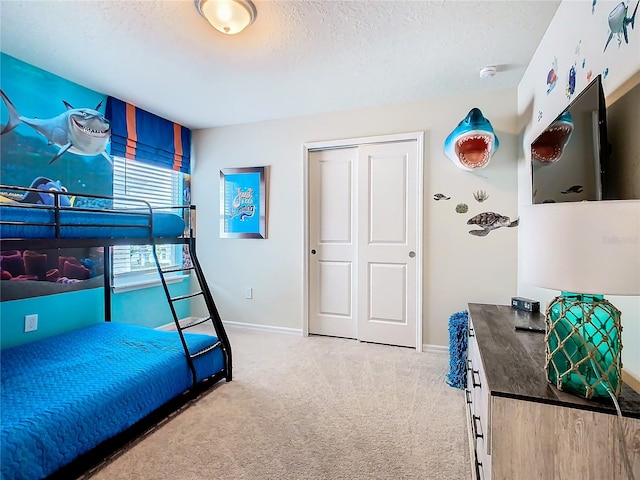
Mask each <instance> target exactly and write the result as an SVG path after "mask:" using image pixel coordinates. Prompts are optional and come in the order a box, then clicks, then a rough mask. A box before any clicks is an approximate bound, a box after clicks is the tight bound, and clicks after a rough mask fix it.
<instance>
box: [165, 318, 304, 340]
mask: <svg viewBox="0 0 640 480" xmlns="http://www.w3.org/2000/svg"><path fill="white" fill-rule="evenodd" d="M195 318H196V317H187V318H182V319H180V323H181V324H182V323H186V322H189V321H191V320H195ZM222 323H223V324H224V326H225V327H234V328H246V329H249V330H260V331H263V332H273V333H286V334H287V335H298V336H302V329H301V328H288V327H276V326H273V325H260V324H258V323H245V322H231V321H228V320H223V321H222ZM175 329H176V324H175V322H171V323H167V324H166V325H161V326H159V327H156V330H175Z"/></svg>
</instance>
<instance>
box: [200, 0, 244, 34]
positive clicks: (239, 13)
mask: <svg viewBox="0 0 640 480" xmlns="http://www.w3.org/2000/svg"><path fill="white" fill-rule="evenodd" d="M196 6H197V8H198V11H199V12H200V14H201V15H202V16H203V17H204V18H206V19H207V21H208V22H209V23H210V24H211V25H212V26H213V27H214V28H215V29H216V30H218V31H220V32H222V33H226V34H228V35H234V34H236V33H239V32H241V31H242V30H244V29H245V28H246V27H247V26H248V25H250V24H251V23H253V21H254V20H255V18H256V9H255V6H254V5H253V3H252V2H250V1H248V0H196Z"/></svg>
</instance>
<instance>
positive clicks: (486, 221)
mask: <svg viewBox="0 0 640 480" xmlns="http://www.w3.org/2000/svg"><path fill="white" fill-rule="evenodd" d="M519 221H520V219H519V218H516V219H515V220H514V221H513V222H512V221H511V219H510V218H509V217H507V216H505V215H500V214H499V213H494V212H482V213H479V214H478V215H476V216H475V217H472V218H470V219H469V220H467V225H477V226H478V227H480V228H481V229H480V230H469V233H470V234H471V235H475V236H477V237H485V236H487V235H488V234H489V232H490V231H491V230H495V229H496V228H500V227H517V226H518V223H519Z"/></svg>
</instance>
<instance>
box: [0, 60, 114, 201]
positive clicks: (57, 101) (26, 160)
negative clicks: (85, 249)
mask: <svg viewBox="0 0 640 480" xmlns="http://www.w3.org/2000/svg"><path fill="white" fill-rule="evenodd" d="M0 67H1V68H0V97H1V100H0V123H1V125H0V158H1V159H2V162H1V164H0V176H1V177H2V183H4V184H9V185H19V186H25V187H27V186H30V185H31V184H32V183H33V182H34V181H36V180H37V179H39V178H46V179H49V180H50V181H51V182H59V184H60V185H63V186H64V187H66V188H67V189H68V190H69V191H70V192H77V193H91V194H96V195H110V194H111V193H112V185H113V166H112V164H111V157H110V156H109V153H108V151H109V138H110V133H111V129H110V125H109V122H108V121H107V120H106V119H105V118H104V116H103V115H104V105H105V102H106V98H107V97H106V95H104V94H101V93H98V92H95V91H93V90H90V89H88V88H85V87H82V86H80V85H78V84H76V83H73V82H70V81H69V80H66V79H64V78H62V77H59V76H57V75H54V74H52V73H49V72H46V71H44V70H42V69H39V68H36V67H34V66H33V65H29V64H27V63H25V62H22V61H21V60H18V59H16V58H14V57H11V56H9V55H6V54H4V53H0ZM107 160H108V161H107ZM45 183H46V182H45ZM1 194H2V192H0V195H1Z"/></svg>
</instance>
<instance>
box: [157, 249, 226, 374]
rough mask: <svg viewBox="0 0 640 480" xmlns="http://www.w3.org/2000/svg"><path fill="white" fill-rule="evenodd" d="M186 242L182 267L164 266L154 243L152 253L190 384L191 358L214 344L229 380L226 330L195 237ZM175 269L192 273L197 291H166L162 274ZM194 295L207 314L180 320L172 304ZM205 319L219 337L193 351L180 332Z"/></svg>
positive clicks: (200, 354)
mask: <svg viewBox="0 0 640 480" xmlns="http://www.w3.org/2000/svg"><path fill="white" fill-rule="evenodd" d="M185 244H186V245H187V246H188V250H189V252H188V255H185V256H184V258H185V259H189V261H188V262H187V261H184V262H183V265H182V267H175V268H169V269H163V268H162V267H161V265H160V262H159V260H158V253H157V251H156V246H157V245H156V244H154V245H153V257H154V260H155V262H156V267H157V269H158V273H159V274H160V279H161V281H162V286H163V288H164V292H165V294H166V296H167V300H168V302H169V307H170V308H171V314H172V315H173V320H174V322H175V324H176V329H177V331H178V333H179V335H180V341H181V342H182V346H183V347H184V351H185V354H186V356H187V364H188V365H189V370H190V371H191V375H192V377H193V385H194V386H195V385H196V383H197V374H196V369H195V366H194V363H193V361H194V359H196V358H198V357H200V356H202V355H206V354H207V353H209V352H211V351H213V350H215V349H216V348H220V349H222V355H223V359H224V375H225V379H226V380H227V381H228V382H229V381H231V377H232V362H231V344H230V343H229V337H228V336H227V333H226V331H225V329H224V325H223V324H222V319H221V318H220V314H219V313H218V309H217V307H216V304H215V302H214V301H213V296H212V295H211V291H210V290H209V286H208V285H207V281H206V279H205V276H204V273H203V272H202V267H201V266H200V262H199V261H198V257H197V256H196V240H195V238H188V239H185ZM177 272H189V273H191V272H193V273H195V278H196V280H197V286H196V291H194V292H192V293H188V294H186V295H180V296H177V297H172V296H171V292H170V291H169V287H168V285H167V279H166V277H165V275H166V274H168V273H177ZM192 278H193V276H192ZM194 298H201V299H202V300H203V301H204V303H205V305H206V310H207V312H208V315H206V316H204V317H202V318H192V317H189V319H188V320H186V319H183V320H181V319H180V318H178V314H177V312H176V308H175V306H174V304H175V303H177V302H181V301H184V300H189V301H190V299H194ZM207 322H211V324H212V325H213V329H214V330H215V334H216V337H218V341H217V342H215V343H214V344H212V345H210V346H208V347H205V348H203V349H201V350H198V351H196V352H192V351H190V349H189V345H188V343H187V341H186V339H185V337H184V333H183V332H184V331H185V330H188V329H190V328H193V327H195V326H197V325H202V324H206V323H207Z"/></svg>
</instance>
